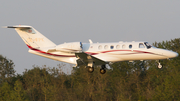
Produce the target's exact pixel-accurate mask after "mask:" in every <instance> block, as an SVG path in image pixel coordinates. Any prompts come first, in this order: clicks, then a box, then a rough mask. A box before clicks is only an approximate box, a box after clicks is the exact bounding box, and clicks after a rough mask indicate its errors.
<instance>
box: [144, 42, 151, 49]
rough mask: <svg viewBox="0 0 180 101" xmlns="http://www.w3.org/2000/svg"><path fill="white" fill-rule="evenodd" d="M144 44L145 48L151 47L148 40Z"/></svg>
mask: <svg viewBox="0 0 180 101" xmlns="http://www.w3.org/2000/svg"><path fill="white" fill-rule="evenodd" d="M144 44H145V45H146V47H147V49H149V48H151V47H152V45H150V44H149V43H148V42H144Z"/></svg>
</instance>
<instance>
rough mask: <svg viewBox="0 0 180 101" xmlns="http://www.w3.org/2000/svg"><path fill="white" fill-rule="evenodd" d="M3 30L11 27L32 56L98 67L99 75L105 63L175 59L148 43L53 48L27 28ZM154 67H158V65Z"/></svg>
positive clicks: (74, 44) (46, 39)
mask: <svg viewBox="0 0 180 101" xmlns="http://www.w3.org/2000/svg"><path fill="white" fill-rule="evenodd" d="M6 28H14V29H15V30H16V31H17V33H18V34H19V35H20V37H21V38H22V39H23V41H24V42H25V44H26V45H27V46H28V47H29V52H30V53H32V54H36V55H39V56H43V57H46V58H50V59H53V60H57V61H62V62H66V63H71V64H76V66H81V65H85V66H86V67H87V68H88V71H89V72H93V71H94V67H95V66H101V69H100V73H101V74H104V73H105V72H106V64H109V63H114V62H118V61H134V60H160V59H169V58H174V57H177V56H178V53H176V52H173V51H170V50H165V49H159V48H155V47H153V46H151V45H150V44H148V42H134V41H133V42H116V43H93V42H92V41H91V40H89V43H82V42H71V43H63V44H60V45H56V44H54V43H53V42H52V41H50V40H49V39H48V38H46V37H45V36H43V35H42V34H41V33H40V32H38V31H37V30H36V29H34V28H33V27H31V26H26V25H17V26H6ZM158 67H159V68H161V67H162V66H161V64H160V63H159V65H158Z"/></svg>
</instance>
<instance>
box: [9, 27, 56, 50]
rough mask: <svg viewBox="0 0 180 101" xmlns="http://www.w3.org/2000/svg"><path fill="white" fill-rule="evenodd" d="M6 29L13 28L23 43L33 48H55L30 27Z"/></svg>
mask: <svg viewBox="0 0 180 101" xmlns="http://www.w3.org/2000/svg"><path fill="white" fill-rule="evenodd" d="M7 28H15V30H16V31H17V33H18V34H19V36H20V37H21V38H22V40H23V41H24V42H25V44H26V45H28V46H31V47H33V48H45V47H53V46H56V44H54V43H53V42H52V41H50V40H49V39H48V38H46V37H45V36H44V35H42V34H41V33H40V32H38V31H37V30H36V29H34V28H33V27H31V26H25V25H21V26H7Z"/></svg>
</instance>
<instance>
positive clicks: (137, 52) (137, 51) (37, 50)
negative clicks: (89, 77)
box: [27, 45, 160, 57]
mask: <svg viewBox="0 0 180 101" xmlns="http://www.w3.org/2000/svg"><path fill="white" fill-rule="evenodd" d="M27 46H28V48H30V49H31V50H34V51H36V52H39V53H42V54H46V55H52V56H60V57H76V56H75V55H57V54H52V53H46V52H44V51H41V50H39V49H36V48H33V47H31V46H29V45H27ZM117 51H126V52H127V51H129V52H131V51H132V50H110V51H102V52H100V53H110V52H117ZM132 52H135V53H123V54H119V55H130V54H141V53H147V54H154V55H160V54H155V53H151V52H145V51H139V50H133V51H132ZM85 53H87V54H89V55H98V54H99V53H93V52H85ZM114 55H118V54H114Z"/></svg>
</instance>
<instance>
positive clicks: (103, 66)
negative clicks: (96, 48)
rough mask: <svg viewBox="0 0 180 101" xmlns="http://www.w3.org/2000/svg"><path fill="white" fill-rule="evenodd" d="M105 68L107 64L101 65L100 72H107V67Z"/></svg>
mask: <svg viewBox="0 0 180 101" xmlns="http://www.w3.org/2000/svg"><path fill="white" fill-rule="evenodd" d="M105 68H106V66H105V65H102V66H101V69H100V73H101V74H105V73H106V69H105Z"/></svg>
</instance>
